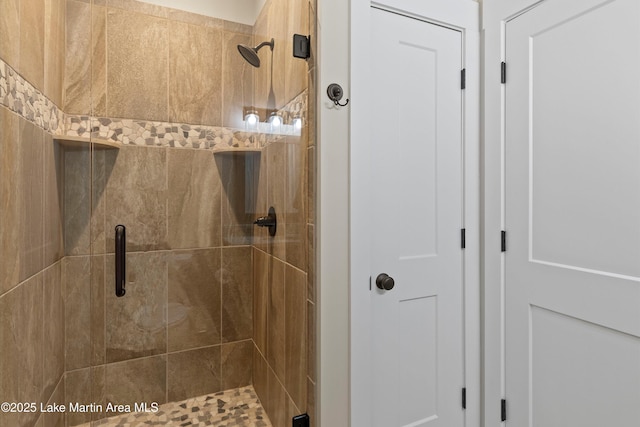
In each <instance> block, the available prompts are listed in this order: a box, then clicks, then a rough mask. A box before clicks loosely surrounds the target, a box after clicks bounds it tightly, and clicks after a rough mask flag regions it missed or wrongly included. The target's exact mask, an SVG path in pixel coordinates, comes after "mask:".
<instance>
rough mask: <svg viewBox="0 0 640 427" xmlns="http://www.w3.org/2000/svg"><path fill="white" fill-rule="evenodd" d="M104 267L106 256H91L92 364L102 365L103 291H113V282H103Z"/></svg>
mask: <svg viewBox="0 0 640 427" xmlns="http://www.w3.org/2000/svg"><path fill="white" fill-rule="evenodd" d="M105 268H106V257H105V256H104V255H97V256H92V257H91V265H90V271H91V273H90V278H89V280H90V285H91V300H90V304H91V313H90V322H91V323H90V324H91V337H90V341H91V365H92V366H96V365H102V364H104V363H105V362H106V349H105V345H106V344H105V341H106V337H105V334H106V331H105V292H106V291H110V292H114V293H115V290H114V288H115V284H114V283H113V282H111V283H105V276H106V275H105ZM85 287H86V285H85ZM85 328H86V325H85Z"/></svg>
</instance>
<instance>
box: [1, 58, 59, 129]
mask: <svg viewBox="0 0 640 427" xmlns="http://www.w3.org/2000/svg"><path fill="white" fill-rule="evenodd" d="M0 105H4V106H5V107H7V108H8V109H9V110H11V111H13V112H14V113H16V114H18V115H19V116H21V117H24V118H25V119H26V120H29V121H30V122H33V123H35V124H36V125H37V126H39V127H41V128H42V129H44V130H46V131H48V132H50V133H52V134H53V135H64V112H62V110H60V109H59V108H58V107H57V106H56V105H55V104H54V103H53V101H51V100H50V99H48V98H47V97H46V96H44V94H43V93H42V92H40V91H39V90H38V89H36V88H35V87H34V86H33V85H32V84H31V83H29V82H28V81H27V80H25V79H24V78H23V77H22V76H21V75H20V74H18V73H17V72H16V71H15V70H14V69H13V68H11V67H10V66H9V65H8V64H7V63H6V62H4V61H2V60H0Z"/></svg>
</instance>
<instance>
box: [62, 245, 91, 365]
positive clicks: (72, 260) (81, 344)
mask: <svg viewBox="0 0 640 427" xmlns="http://www.w3.org/2000/svg"><path fill="white" fill-rule="evenodd" d="M90 263H91V261H90V259H89V257H88V256H81V257H65V258H64V260H63V261H62V281H63V288H64V296H63V298H64V312H65V328H66V334H65V369H66V370H67V371H71V370H74V369H80V368H86V367H88V366H90V364H91V354H90V351H91V327H90V325H91V315H92V313H91V311H92V310H91V309H92V308H93V307H92V304H91V288H90V287H89V281H90V279H91V270H90V268H91V265H90Z"/></svg>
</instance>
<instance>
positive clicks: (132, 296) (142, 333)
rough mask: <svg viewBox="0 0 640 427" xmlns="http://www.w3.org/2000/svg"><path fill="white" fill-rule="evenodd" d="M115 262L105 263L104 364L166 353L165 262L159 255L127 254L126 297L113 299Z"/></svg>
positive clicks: (110, 258)
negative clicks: (105, 356) (105, 354)
mask: <svg viewBox="0 0 640 427" xmlns="http://www.w3.org/2000/svg"><path fill="white" fill-rule="evenodd" d="M114 262H115V260H114V257H113V256H111V255H110V256H107V263H106V275H105V277H106V279H105V282H106V289H107V290H108V291H107V292H106V294H105V303H106V317H105V322H106V337H105V340H106V343H105V345H106V353H107V363H111V362H117V361H121V360H127V359H133V358H136V357H143V356H150V355H156V354H162V353H166V352H167V319H166V309H167V259H166V254H165V253H163V252H144V253H129V254H127V268H126V270H127V271H126V276H127V277H126V285H125V288H126V295H125V296H123V297H116V296H115V292H114V291H113V289H114V288H113V287H112V286H113V283H115V276H114V274H115V273H114V270H115V264H114Z"/></svg>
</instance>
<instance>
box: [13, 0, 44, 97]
mask: <svg viewBox="0 0 640 427" xmlns="http://www.w3.org/2000/svg"><path fill="white" fill-rule="evenodd" d="M44 2H45V0H29V1H24V0H23V1H21V2H20V68H19V71H20V74H22V75H23V76H24V78H25V79H27V80H28V81H29V82H31V84H33V85H34V86H35V87H36V88H38V89H40V90H41V91H42V90H44V9H45V7H44Z"/></svg>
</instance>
